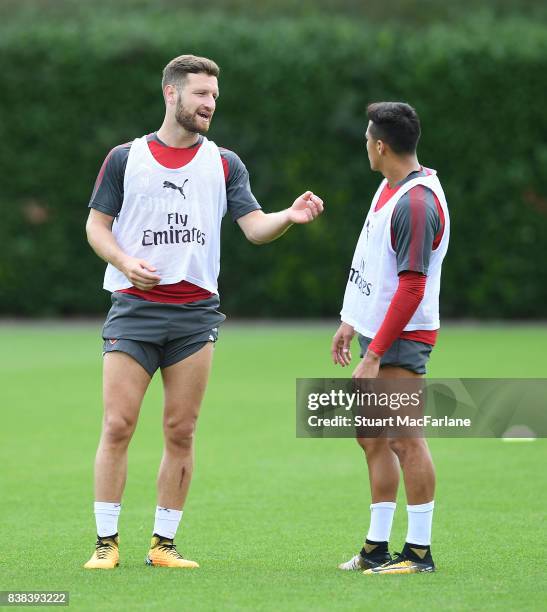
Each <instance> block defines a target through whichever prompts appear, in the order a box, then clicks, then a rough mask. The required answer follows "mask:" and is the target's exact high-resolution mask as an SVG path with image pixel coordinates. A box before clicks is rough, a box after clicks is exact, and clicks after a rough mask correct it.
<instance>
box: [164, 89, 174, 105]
mask: <svg viewBox="0 0 547 612" xmlns="http://www.w3.org/2000/svg"><path fill="white" fill-rule="evenodd" d="M163 97H164V99H165V104H166V105H168V106H175V105H176V103H177V88H176V86H175V85H172V84H169V85H166V86H165V87H164V88H163Z"/></svg>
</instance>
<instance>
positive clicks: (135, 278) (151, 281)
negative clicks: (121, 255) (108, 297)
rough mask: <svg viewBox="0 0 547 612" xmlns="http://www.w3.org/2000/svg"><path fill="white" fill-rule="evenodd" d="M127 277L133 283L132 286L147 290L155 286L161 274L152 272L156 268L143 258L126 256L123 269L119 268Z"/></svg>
mask: <svg viewBox="0 0 547 612" xmlns="http://www.w3.org/2000/svg"><path fill="white" fill-rule="evenodd" d="M121 271H122V272H123V273H124V274H125V276H127V279H128V280H129V281H130V282H131V283H133V286H134V287H137V289H141V290H143V291H147V290H149V289H152V288H153V287H155V286H156V285H157V284H158V283H159V282H160V280H161V276H158V275H157V274H153V273H154V272H156V268H155V267H154V266H153V265H151V264H149V263H148V262H147V261H145V260H144V259H137V258H136V257H128V258H127V259H126V260H125V261H124V265H123V269H122V270H121Z"/></svg>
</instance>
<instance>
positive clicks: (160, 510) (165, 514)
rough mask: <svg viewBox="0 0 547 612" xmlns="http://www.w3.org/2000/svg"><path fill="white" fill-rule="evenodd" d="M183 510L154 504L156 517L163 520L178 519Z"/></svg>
mask: <svg viewBox="0 0 547 612" xmlns="http://www.w3.org/2000/svg"><path fill="white" fill-rule="evenodd" d="M182 513H183V510H174V509H172V508H164V507H163V506H156V518H159V519H162V520H164V521H180V519H181V518H182Z"/></svg>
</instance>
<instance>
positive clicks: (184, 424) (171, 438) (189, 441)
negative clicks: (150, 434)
mask: <svg viewBox="0 0 547 612" xmlns="http://www.w3.org/2000/svg"><path fill="white" fill-rule="evenodd" d="M196 421H197V419H196V418H191V419H183V420H181V419H166V420H165V421H164V423H163V433H164V436H165V442H166V444H169V445H171V446H175V447H176V448H177V449H179V450H181V451H190V450H191V449H192V446H193V444H194V434H195V431H196Z"/></svg>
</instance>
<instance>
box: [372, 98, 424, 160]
mask: <svg viewBox="0 0 547 612" xmlns="http://www.w3.org/2000/svg"><path fill="white" fill-rule="evenodd" d="M367 116H368V118H369V120H370V121H372V125H371V127H370V128H369V131H370V133H371V134H372V136H373V137H374V138H376V139H377V140H383V141H384V142H385V143H387V144H388V145H389V146H390V147H391V150H392V151H393V152H394V153H397V154H400V155H404V154H406V153H415V152H416V146H417V144H418V140H419V139H420V134H421V129H420V118H419V117H418V113H417V112H416V111H415V110H414V109H413V108H412V106H410V104H405V103H404V102H373V103H372V104H369V105H368V106H367Z"/></svg>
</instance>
